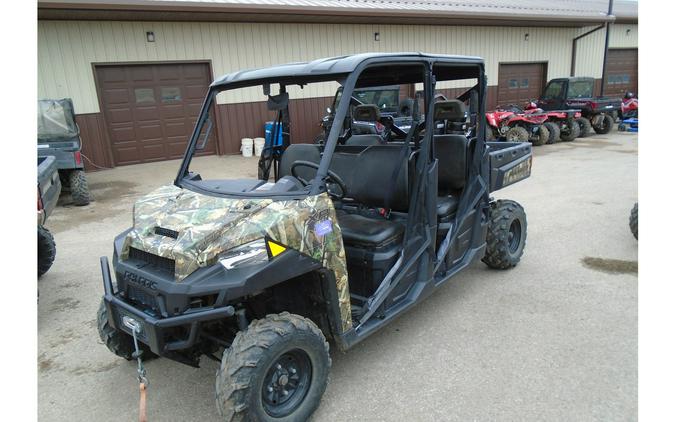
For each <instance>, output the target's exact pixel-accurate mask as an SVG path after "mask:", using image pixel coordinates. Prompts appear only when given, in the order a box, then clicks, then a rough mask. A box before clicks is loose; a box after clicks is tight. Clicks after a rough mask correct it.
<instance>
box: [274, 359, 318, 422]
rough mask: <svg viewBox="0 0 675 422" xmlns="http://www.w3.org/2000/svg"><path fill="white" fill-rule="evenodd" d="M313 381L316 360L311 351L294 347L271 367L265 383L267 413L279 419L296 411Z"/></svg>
mask: <svg viewBox="0 0 675 422" xmlns="http://www.w3.org/2000/svg"><path fill="white" fill-rule="evenodd" d="M311 381H312V363H311V361H310V359H309V356H308V355H307V353H305V352H304V351H302V350H298V349H295V350H291V351H289V352H286V353H284V354H282V355H281V356H280V357H279V358H278V359H277V360H276V361H275V362H274V363H272V365H271V366H270V367H269V368H268V369H267V373H266V374H265V379H264V380H263V385H262V403H263V408H264V409H265V412H267V414H268V415H270V416H272V417H275V418H283V417H285V416H288V415H290V414H291V413H293V412H294V411H295V410H296V409H297V408H298V407H299V406H300V404H301V403H302V401H303V400H304V399H305V396H307V392H308V391H309V387H310V384H311Z"/></svg>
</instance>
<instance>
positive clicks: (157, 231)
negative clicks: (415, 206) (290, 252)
mask: <svg viewBox="0 0 675 422" xmlns="http://www.w3.org/2000/svg"><path fill="white" fill-rule="evenodd" d="M262 237H268V238H270V239H273V240H275V241H277V242H279V243H281V244H284V245H286V246H288V247H290V248H292V249H295V250H297V251H299V252H301V253H303V254H306V255H308V256H311V257H312V258H314V259H316V260H317V261H320V262H321V263H322V264H323V266H324V267H325V268H327V269H330V270H332V271H333V273H334V274H335V280H336V283H337V289H338V295H339V301H340V311H341V314H342V317H343V329H345V330H346V329H348V328H349V327H350V326H351V311H350V304H349V288H348V283H347V267H346V261H345V254H344V247H343V245H342V235H341V233H340V227H339V225H338V224H337V219H336V216H335V209H334V208H333V203H332V201H331V200H330V198H329V197H328V195H327V194H325V193H323V194H321V195H317V196H310V197H307V198H304V199H299V200H295V199H289V200H278V201H273V200H272V199H268V198H221V197H214V196H209V195H203V194H199V193H196V192H192V191H190V190H188V189H181V188H179V187H176V186H174V185H169V186H163V187H161V188H159V189H157V190H155V191H154V192H151V193H150V194H148V195H146V196H144V197H142V198H140V199H139V200H138V201H137V202H136V204H135V205H134V227H133V229H132V230H131V231H130V232H129V234H128V235H127V237H126V239H125V241H124V246H123V248H122V251H121V254H120V259H122V260H125V259H127V258H128V256H129V248H131V247H133V248H136V249H140V250H142V251H146V252H149V253H151V254H154V255H158V256H162V257H165V258H169V259H173V260H174V262H175V281H176V282H181V281H183V280H184V279H185V277H187V276H189V275H190V274H192V273H193V272H194V271H195V270H197V269H198V268H200V267H206V266H209V265H213V264H214V263H216V261H217V259H218V255H219V254H220V253H222V252H224V251H227V250H229V249H232V248H234V247H237V246H239V245H243V244H244V243H248V242H251V241H253V240H256V239H260V238H262Z"/></svg>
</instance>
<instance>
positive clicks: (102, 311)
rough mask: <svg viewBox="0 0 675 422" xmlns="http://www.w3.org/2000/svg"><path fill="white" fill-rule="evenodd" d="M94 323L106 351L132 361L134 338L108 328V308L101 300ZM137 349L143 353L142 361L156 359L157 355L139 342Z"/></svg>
mask: <svg viewBox="0 0 675 422" xmlns="http://www.w3.org/2000/svg"><path fill="white" fill-rule="evenodd" d="M96 322H97V327H98V335H99V337H101V341H103V343H105V345H106V346H107V347H108V350H110V351H111V352H113V353H114V354H116V355H117V356H119V357H121V358H124V359H126V360H132V359H134V357H133V353H134V351H135V350H136V349H135V348H134V338H133V337H131V336H130V335H129V334H127V333H125V332H122V331H119V330H116V329H114V328H113V327H111V326H110V323H109V322H108V308H106V306H105V303H104V302H103V300H101V305H100V306H99V307H98V312H97V313H96ZM138 347H139V348H140V349H141V351H142V352H143V354H142V358H143V360H149V359H153V358H156V357H157V355H156V354H154V353H153V352H152V351H150V348H149V347H148V346H146V345H145V344H144V343H142V342H140V341H139V342H138Z"/></svg>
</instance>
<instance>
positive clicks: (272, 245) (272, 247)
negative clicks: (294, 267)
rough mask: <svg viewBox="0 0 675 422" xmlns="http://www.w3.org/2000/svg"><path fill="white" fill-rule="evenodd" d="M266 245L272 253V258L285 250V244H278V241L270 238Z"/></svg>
mask: <svg viewBox="0 0 675 422" xmlns="http://www.w3.org/2000/svg"><path fill="white" fill-rule="evenodd" d="M267 247H268V248H269V249H270V253H271V254H272V258H274V257H275V256H277V255H279V254H280V253H282V252H283V251H285V250H286V247H285V246H282V245H280V244H278V243H275V242H273V241H271V240H268V241H267Z"/></svg>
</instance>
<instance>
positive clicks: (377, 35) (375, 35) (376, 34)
mask: <svg viewBox="0 0 675 422" xmlns="http://www.w3.org/2000/svg"><path fill="white" fill-rule="evenodd" d="M373 35H374V38H375V41H379V40H380V33H379V32H376V33H375V34H373Z"/></svg>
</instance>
